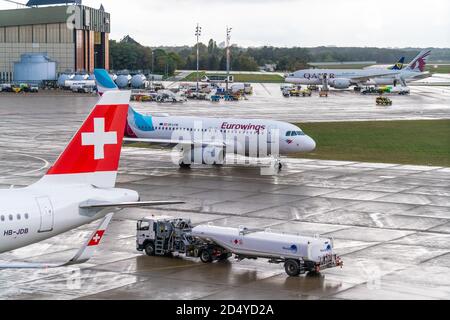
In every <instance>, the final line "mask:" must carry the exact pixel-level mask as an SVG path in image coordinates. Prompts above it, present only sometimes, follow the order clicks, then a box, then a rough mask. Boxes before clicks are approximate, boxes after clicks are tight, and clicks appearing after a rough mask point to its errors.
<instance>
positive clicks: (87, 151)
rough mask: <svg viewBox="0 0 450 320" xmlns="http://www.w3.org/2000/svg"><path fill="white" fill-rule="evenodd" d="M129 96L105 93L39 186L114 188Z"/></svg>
mask: <svg viewBox="0 0 450 320" xmlns="http://www.w3.org/2000/svg"><path fill="white" fill-rule="evenodd" d="M130 95H131V92H130V91H109V92H105V94H104V95H103V96H102V97H101V98H100V100H99V102H98V103H97V105H96V106H95V107H94V108H93V110H92V111H91V113H90V114H89V116H88V117H87V119H86V120H85V121H84V123H83V125H82V126H81V128H80V129H79V130H78V132H77V133H76V134H75V136H74V137H73V138H72V140H71V141H70V143H69V144H68V146H67V147H66V149H65V150H64V151H63V152H62V154H61V155H60V156H59V158H58V160H56V162H55V164H54V165H53V166H52V167H51V168H50V170H49V171H48V172H47V174H46V175H45V176H44V178H43V179H42V180H41V181H40V183H63V184H74V183H84V184H90V185H93V186H96V187H98V188H112V187H114V186H115V183H116V176H117V170H118V167H119V160H120V152H121V149H122V141H123V135H124V132H125V124H126V121H127V113H128V103H129V101H130Z"/></svg>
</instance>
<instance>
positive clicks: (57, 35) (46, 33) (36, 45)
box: [0, 0, 111, 81]
mask: <svg viewBox="0 0 450 320" xmlns="http://www.w3.org/2000/svg"><path fill="white" fill-rule="evenodd" d="M110 30H111V22H110V14H109V13H107V12H105V10H104V8H103V6H102V7H100V9H93V8H90V7H87V6H84V5H82V4H81V0H75V1H61V0H30V1H29V2H28V3H27V5H26V7H24V8H19V9H13V10H1V11H0V81H1V80H3V81H12V80H14V79H13V73H14V63H15V62H18V61H20V59H21V56H22V55H24V54H32V53H34V54H36V53H42V54H43V55H45V56H46V57H48V58H49V59H50V60H52V61H55V62H56V70H57V72H58V73H61V72H66V71H71V72H77V71H87V72H92V71H93V70H94V68H105V69H109V33H110ZM43 80H46V79H43Z"/></svg>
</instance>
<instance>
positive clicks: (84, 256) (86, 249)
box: [0, 213, 114, 269]
mask: <svg viewBox="0 0 450 320" xmlns="http://www.w3.org/2000/svg"><path fill="white" fill-rule="evenodd" d="M113 215H114V214H113V213H110V214H108V215H106V216H105V217H104V218H103V220H102V222H101V223H100V225H99V226H98V227H97V229H95V231H94V232H93V233H92V234H91V236H90V237H89V238H88V239H87V241H86V242H85V244H84V245H83V246H82V247H81V248H80V250H78V252H77V254H76V255H75V256H74V257H73V258H72V259H70V260H69V261H67V262H63V263H32V262H30V263H28V262H12V263H7V264H0V269H52V268H60V267H66V266H71V265H76V264H82V263H85V262H87V261H89V259H90V258H92V256H93V255H94V254H95V251H96V249H97V246H98V245H99V244H100V242H101V240H102V238H103V235H104V234H105V232H106V229H107V228H108V225H109V223H110V222H111V219H112V217H113Z"/></svg>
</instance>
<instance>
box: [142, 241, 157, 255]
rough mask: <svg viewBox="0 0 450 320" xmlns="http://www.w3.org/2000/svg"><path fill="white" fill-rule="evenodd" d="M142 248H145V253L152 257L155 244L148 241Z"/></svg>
mask: <svg viewBox="0 0 450 320" xmlns="http://www.w3.org/2000/svg"><path fill="white" fill-rule="evenodd" d="M144 250H145V254H146V255H148V256H149V257H152V256H154V255H155V246H154V244H153V242H148V243H147V244H146V245H145V248H144Z"/></svg>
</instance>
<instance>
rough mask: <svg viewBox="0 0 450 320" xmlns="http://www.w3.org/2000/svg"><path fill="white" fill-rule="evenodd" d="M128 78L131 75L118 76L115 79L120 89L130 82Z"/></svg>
mask: <svg viewBox="0 0 450 320" xmlns="http://www.w3.org/2000/svg"><path fill="white" fill-rule="evenodd" d="M130 78H131V76H129V75H120V76H118V77H117V79H116V84H117V86H118V87H119V88H121V89H123V88H126V87H128V85H129V83H130Z"/></svg>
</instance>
